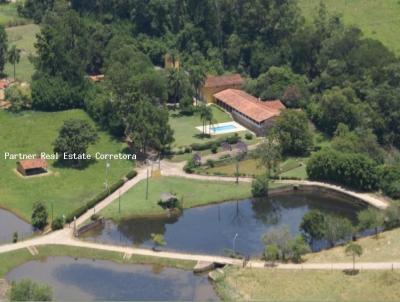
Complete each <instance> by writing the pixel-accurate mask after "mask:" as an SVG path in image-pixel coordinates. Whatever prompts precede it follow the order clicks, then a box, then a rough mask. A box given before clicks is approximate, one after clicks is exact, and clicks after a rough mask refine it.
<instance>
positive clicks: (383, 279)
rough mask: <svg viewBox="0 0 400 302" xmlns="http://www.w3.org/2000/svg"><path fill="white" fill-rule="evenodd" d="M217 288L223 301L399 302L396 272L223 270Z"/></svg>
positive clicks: (399, 291) (399, 277)
mask: <svg viewBox="0 0 400 302" xmlns="http://www.w3.org/2000/svg"><path fill="white" fill-rule="evenodd" d="M226 272H227V273H226V277H225V278H224V279H222V280H221V281H218V282H217V285H216V288H217V291H218V293H219V294H220V296H221V297H222V299H223V300H226V301H399V300H400V288H399V282H400V272H399V271H394V272H391V271H361V272H360V273H359V274H358V275H356V276H349V275H346V274H345V273H343V272H341V271H313V270H308V271H307V270H305V271H303V270H297V271H290V270H274V269H238V268H230V269H228V270H226Z"/></svg>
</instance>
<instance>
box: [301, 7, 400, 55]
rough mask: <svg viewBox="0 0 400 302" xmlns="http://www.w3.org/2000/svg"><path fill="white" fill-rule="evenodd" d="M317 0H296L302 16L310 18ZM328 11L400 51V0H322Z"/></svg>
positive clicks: (315, 11)
mask: <svg viewBox="0 0 400 302" xmlns="http://www.w3.org/2000/svg"><path fill="white" fill-rule="evenodd" d="M319 2H320V0H299V6H300V7H301V9H302V11H303V14H304V16H305V17H306V19H307V20H309V21H311V20H312V17H313V16H314V15H315V14H316V13H317V9H316V8H317V7H318V5H319ZM324 3H325V4H326V7H327V9H328V11H330V12H336V13H340V14H342V15H343V20H344V22H345V23H346V24H349V25H353V24H354V25H357V26H358V27H360V28H361V30H362V31H363V32H364V35H365V36H366V37H369V38H375V39H377V40H380V41H381V42H382V43H383V44H385V45H386V46H387V47H388V48H389V49H391V50H392V51H394V52H395V53H396V54H400V40H399V36H400V17H399V16H400V2H399V1H398V0H381V1H377V0H351V1H350V0H324Z"/></svg>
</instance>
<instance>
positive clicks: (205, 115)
mask: <svg viewBox="0 0 400 302" xmlns="http://www.w3.org/2000/svg"><path fill="white" fill-rule="evenodd" d="M198 111H199V114H200V119H201V122H202V125H203V135H206V125H207V122H209V123H210V125H211V122H212V120H213V112H212V109H211V107H210V106H207V105H205V104H202V105H200V106H199V107H198Z"/></svg>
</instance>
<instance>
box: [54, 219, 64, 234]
mask: <svg viewBox="0 0 400 302" xmlns="http://www.w3.org/2000/svg"><path fill="white" fill-rule="evenodd" d="M63 227H64V225H63V219H62V218H61V217H57V218H56V219H54V220H53V222H52V223H51V229H52V230H53V231H55V230H61V229H62V228H63Z"/></svg>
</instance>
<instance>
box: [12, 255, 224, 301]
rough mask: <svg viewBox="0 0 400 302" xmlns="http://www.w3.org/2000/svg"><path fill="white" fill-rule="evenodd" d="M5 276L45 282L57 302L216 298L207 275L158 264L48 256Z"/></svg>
mask: <svg viewBox="0 0 400 302" xmlns="http://www.w3.org/2000/svg"><path fill="white" fill-rule="evenodd" d="M6 278H7V280H9V281H12V280H21V279H24V278H28V279H33V280H35V281H37V282H40V283H45V284H48V285H50V286H51V287H52V289H53V294H54V298H55V300H56V301H88V300H103V301H104V300H113V301H123V300H125V301H126V300H131V301H132V300H141V301H143V300H148V301H157V300H163V301H166V300H169V301H172V300H178V301H189V300H190V301H215V300H218V297H217V295H216V293H215V292H214V289H213V287H212V285H211V283H210V282H209V281H208V279H207V276H202V275H194V274H193V273H192V272H191V271H184V270H179V269H173V268H163V267H161V266H151V265H137V264H135V265H134V264H132V265H130V264H129V265H127V264H117V263H114V262H111V261H105V260H87V259H78V260H75V259H73V258H70V257H48V258H45V259H44V260H43V261H31V262H27V263H25V264H23V265H21V266H19V267H17V268H15V269H14V270H12V271H11V272H10V273H8V274H7V276H6Z"/></svg>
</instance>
